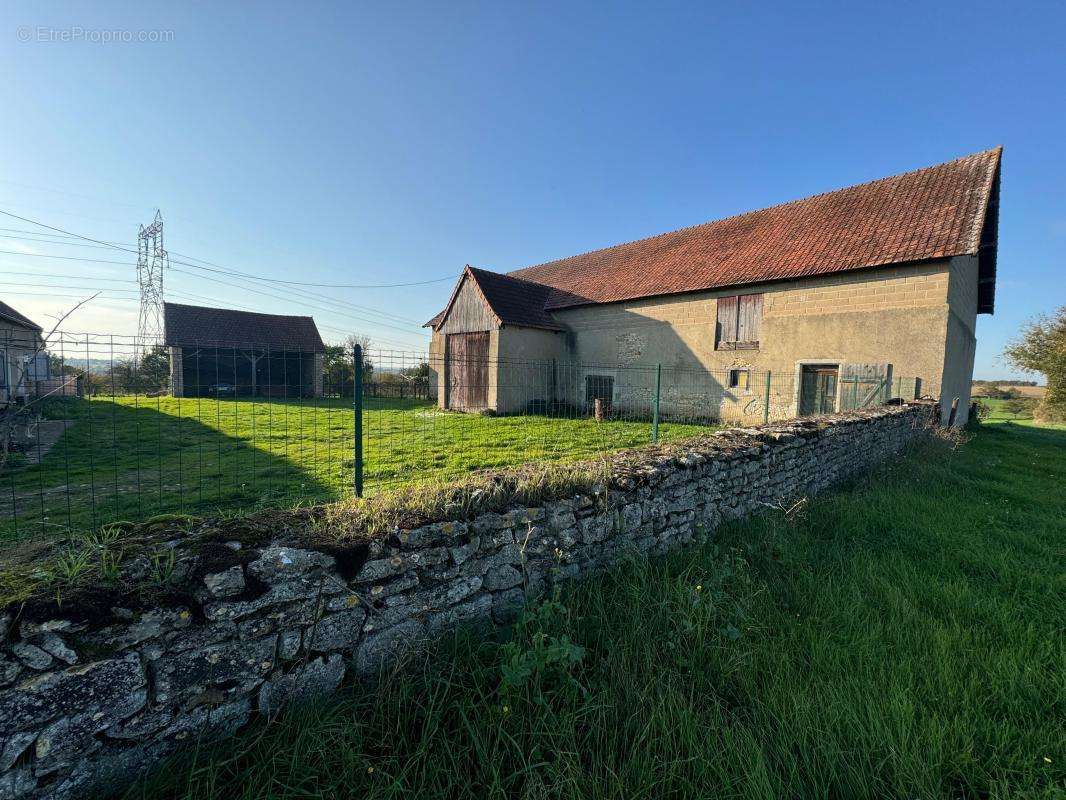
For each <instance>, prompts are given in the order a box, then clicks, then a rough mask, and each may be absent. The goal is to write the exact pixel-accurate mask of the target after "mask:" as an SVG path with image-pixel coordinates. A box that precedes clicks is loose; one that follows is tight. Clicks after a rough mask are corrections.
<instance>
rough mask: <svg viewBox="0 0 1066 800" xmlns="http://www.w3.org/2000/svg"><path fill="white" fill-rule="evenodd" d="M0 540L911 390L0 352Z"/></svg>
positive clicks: (334, 359)
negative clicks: (1, 444) (0, 448)
mask: <svg viewBox="0 0 1066 800" xmlns="http://www.w3.org/2000/svg"><path fill="white" fill-rule="evenodd" d="M0 351H2V356H0V361H2V369H0V441H2V443H3V449H2V453H0V457H2V461H0V539H15V538H23V537H26V536H34V535H41V534H48V533H65V532H67V531H70V530H80V529H86V528H93V527H98V526H100V525H103V524H106V523H113V522H116V521H122V520H129V521H143V520H147V519H151V518H153V517H156V516H158V515H161V514H191V515H203V514H215V513H223V514H224V513H230V512H237V511H247V510H252V509H255V508H262V507H277V506H288V505H292V504H295V503H314V502H321V501H330V500H340V499H344V498H347V497H351V496H353V495H357V494H364V493H366V494H369V493H374V492H378V491H381V490H383V489H387V488H390V487H396V486H401V485H407V484H411V483H419V482H437V481H445V480H448V479H452V478H456V477H460V476H462V475H466V474H468V473H470V472H471V471H473V470H479V469H487V468H496V467H504V466H508V465H515V464H521V463H525V462H530V461H557V460H574V459H581V458H589V457H594V456H596V455H598V454H602V453H604V452H607V451H611V450H616V449H620V448H625V447H632V446H637V445H641V444H646V443H648V442H651V441H663V440H670V439H674V438H678V437H681V436H685V435H689V434H693V433H698V432H705V431H707V430H713V429H714V428H716V427H721V426H728V425H740V424H756V423H761V422H766V421H774V420H781V419H787V418H790V417H793V416H796V415H797V414H800V413H826V412H829V411H834V410H843V409H847V408H858V407H863V406H868V405H876V404H879V403H884V402H888V401H890V400H891V399H892V398H895V397H913V396H915V395H916V394H917V392H918V386H919V383H918V381H916V380H915V379H891V378H889V377H888V376H881V377H874V378H863V379H860V378H853V379H849V378H847V377H844V378H840V379H839V380H835V379H834V381H830V380H829V379H828V378H826V379H825V380H823V381H822V383H818V382H817V381H814V382H812V381H811V380H809V379H808V376H807V375H806V373H803V374H802V375H800V376H796V375H784V374H782V375H777V374H773V373H771V372H768V371H757V370H751V369H747V368H736V369H729V370H723V371H711V370H704V369H699V368H695V367H690V368H675V367H666V366H659V365H644V366H621V365H606V364H590V363H578V362H569V361H562V360H517V359H512V360H507V359H496V358H494V359H488V358H484V357H478V358H474V357H466V356H464V355H462V354H449V356H448V357H447V358H445V357H444V356H442V355H441V354H434V353H425V352H397V351H384V350H372V351H367V352H363V351H362V349H361V348H348V347H327V348H326V349H325V351H324V352H300V351H294V350H288V349H285V348H284V347H277V346H269V345H263V344H256V343H244V344H234V343H232V342H230V343H219V344H217V345H214V344H208V345H205V344H204V343H203V342H200V343H198V344H197V345H196V346H189V347H164V346H163V345H162V343H160V342H144V341H138V340H136V339H134V338H133V337H122V336H112V335H94V334H71V333H57V334H54V335H52V336H50V337H48V341H47V342H45V341H43V340H42V339H41V337H40V336H39V335H37V334H35V333H32V332H8V334H7V335H6V336H5V335H3V334H0Z"/></svg>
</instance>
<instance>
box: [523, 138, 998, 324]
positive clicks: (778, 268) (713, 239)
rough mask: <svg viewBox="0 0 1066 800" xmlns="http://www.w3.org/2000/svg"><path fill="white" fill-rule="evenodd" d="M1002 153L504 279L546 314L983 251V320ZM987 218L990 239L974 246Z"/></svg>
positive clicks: (991, 277) (989, 292) (990, 287)
mask: <svg viewBox="0 0 1066 800" xmlns="http://www.w3.org/2000/svg"><path fill="white" fill-rule="evenodd" d="M1001 154H1002V148H1001V147H996V148H994V149H992V150H986V151H984V152H981V153H976V154H974V155H971V156H966V157H965V158H960V159H957V160H955V161H949V162H947V163H945V164H940V165H938V166H934V167H927V168H925V169H919V170H915V171H914V172H907V173H904V174H902V175H896V176H894V177H890V178H882V179H881V180H876V181H872V182H870V183H864V184H860V185H858V186H851V187H849V188H846V189H838V190H836V191H833V192H827V193H825V194H820V195H816V196H814V197H809V198H807V199H804V200H795V201H793V202H791V203H785V204H783V205H778V206H773V207H770V208H765V209H762V210H761V211H752V212H749V213H747V214H741V215H740V216H735V217H729V218H727V219H722V220H718V221H716V222H707V223H704V224H702V225H696V226H693V227H690V228H682V229H681V230H677V231H673V232H671V233H664V234H660V235H658V236H653V237H651V238H648V239H641V240H639V241H635V242H629V243H627V244H620V245H616V246H614V247H608V248H605V249H603V250H595V251H593V252H589V253H583V254H581V255H576V256H571V257H569V258H563V259H560V260H558V261H550V262H548V263H545V264H540V265H538V266H533V267H527V268H525V269H520V270H516V271H514V272H511V273H508V276H509V277H511V278H520V279H522V280H525V281H532V282H535V283H539V284H542V285H544V286H547V287H550V289H551V291H550V293H549V295H548V299H547V302H546V303H545V305H544V309H545V310H548V311H551V310H554V309H562V308H569V307H572V306H578V305H586V304H590V303H611V302H618V301H621V300H634V299H638V298H642V297H653V296H656V295H664V294H674V293H680V292H691V291H699V290H706V289H716V288H724V287H731V286H742V285H745V284H752V283H762V282H765V281H777V280H787V279H794V278H801V277H809V276H815V275H825V274H830V273H837V272H845V271H848V270H853V269H862V268H866V267H875V266H884V265H887V264H897V263H905V262H916V261H925V260H929V259H936V258H947V257H949V256H956V255H963V254H971V255H973V254H978V253H979V251H983V252H982V263H981V270H980V272H981V276H980V280H981V281H982V286H983V287H984V288H983V290H982V292H983V295H982V300H981V310H982V311H986V312H991V311H992V304H993V294H994V281H995V230H994V226H995V217H994V214H995V212H996V207H997V203H996V202H995V200H994V198H995V197H996V196H997V195H998V182H999V164H1000V157H1001ZM990 207H991V209H992V213H991V214H990V213H987V212H988V211H989V209H990ZM986 217H987V218H988V219H989V225H991V226H992V234H991V241H987V240H988V239H989V236H988V235H987V231H986V237H985V238H986V242H985V243H984V246H982V231H983V230H984V229H985V225H986Z"/></svg>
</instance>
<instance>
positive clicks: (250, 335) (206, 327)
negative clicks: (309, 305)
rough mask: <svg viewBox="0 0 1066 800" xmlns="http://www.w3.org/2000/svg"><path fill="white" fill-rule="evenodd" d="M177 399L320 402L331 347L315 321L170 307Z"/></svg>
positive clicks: (167, 317) (168, 337)
mask: <svg viewBox="0 0 1066 800" xmlns="http://www.w3.org/2000/svg"><path fill="white" fill-rule="evenodd" d="M163 321H164V344H165V345H166V347H167V348H168V352H169V356H170V388H171V392H172V393H173V395H174V396H175V397H226V396H244V397H255V396H258V397H320V396H321V395H322V374H323V368H324V363H325V352H326V345H325V343H324V342H323V341H322V337H321V335H320V334H319V332H318V327H317V326H316V325H315V321H314V319H312V318H311V317H299V316H288V315H283V314H260V313H258V312H253V311H237V310H235V309H231V308H209V307H207V306H190V305H184V304H181V303H166V304H164V308H163Z"/></svg>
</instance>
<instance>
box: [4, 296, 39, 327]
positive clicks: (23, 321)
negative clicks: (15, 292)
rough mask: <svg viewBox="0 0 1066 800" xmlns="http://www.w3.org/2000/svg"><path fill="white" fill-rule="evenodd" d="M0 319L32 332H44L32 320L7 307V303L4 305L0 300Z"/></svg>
mask: <svg viewBox="0 0 1066 800" xmlns="http://www.w3.org/2000/svg"><path fill="white" fill-rule="evenodd" d="M0 319H3V320H7V321H8V322H10V323H13V324H15V325H18V326H20V327H23V328H29V329H30V330H34V331H38V332H40V331H42V330H44V329H43V328H42V327H41V326H40V325H38V324H37V323H36V322H34V321H33V320H32V319H30V318H29V317H25V316H23V315H22V314H20V313H19V312H17V311H16V310H15V309H13V308H12V307H11V306H9V305H8V304H7V303H5V302H4V301H3V300H0Z"/></svg>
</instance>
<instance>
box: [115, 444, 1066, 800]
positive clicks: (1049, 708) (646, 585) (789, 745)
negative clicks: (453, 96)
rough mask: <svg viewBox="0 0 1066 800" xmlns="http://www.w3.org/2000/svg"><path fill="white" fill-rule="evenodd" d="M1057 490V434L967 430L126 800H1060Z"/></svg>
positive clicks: (585, 592)
mask: <svg viewBox="0 0 1066 800" xmlns="http://www.w3.org/2000/svg"><path fill="white" fill-rule="evenodd" d="M1064 480H1066V430H1055V429H1048V428H1037V427H1033V426H1030V425H1013V424H1010V425H1008V424H990V425H985V426H983V427H982V428H981V429H980V431H979V433H977V435H976V438H975V439H974V440H973V441H972V442H970V443H969V444H966V445H965V446H963V447H961V448H959V449H957V450H952V449H951V448H950V447H949V446H947V445H946V444H944V443H937V444H935V445H930V446H928V447H925V448H924V449H923V450H921V451H919V452H917V453H915V454H913V455H912V456H911V457H910V458H909V459H908V460H907V461H906V462H903V463H899V464H897V465H895V466H894V467H891V468H888V469H886V470H885V471H883V472H882V473H880V474H878V475H875V476H873V478H872V479H870V480H868V481H866V482H863V483H860V484H858V485H855V486H852V487H850V488H848V489H846V490H844V491H841V492H839V493H836V494H833V495H828V496H825V497H823V498H820V499H817V500H815V501H814V502H812V503H811V504H810V506H809V507H808V508H807V509H806V511H805V513H804V514H803V515H802V516H800V517H798V518H795V519H784V518H782V517H780V516H767V517H764V518H759V519H756V520H753V521H749V522H746V523H737V524H733V525H731V526H729V527H727V528H725V529H722V530H720V531H718V532H717V534H716V540H715V542H714V543H713V544H707V545H701V546H698V547H694V548H690V549H688V550H686V551H683V552H679V553H676V554H674V555H672V556H670V557H668V558H665V559H659V560H654V561H651V562H647V561H640V560H638V561H634V562H633V563H632V564H631V565H629V566H627V567H625V568H622V569H619V570H616V571H614V572H613V573H612V574H610V575H608V576H606V577H604V578H602V579H598V580H595V581H591V582H587V583H585V584H584V585H583V586H581V587H578V588H576V589H574V590H573V591H571V592H567V593H566V594H564V595H563V596H562V597H561V599H560V602H559V603H548V604H545V605H544V606H542V607H540V608H539V610H534V611H533V612H532V613H530V614H529V615H528V616H527V617H526V618H525V620H524V621H523V623H522V624H521V625H519V626H518V627H517V628H516V629H515V631H514V632H513V635H512V636H511V638H510V639H509V641H505V642H502V643H500V642H493V641H486V640H484V639H477V638H473V637H470V638H459V639H457V640H456V641H453V642H449V643H447V644H446V645H444V646H442V647H441V649H440V650H439V651H438V652H437V653H435V654H431V656H430V657H429V658H427V659H425V660H424V661H423V662H420V663H418V664H413V665H411V668H410V669H409V670H408V671H406V672H404V673H401V674H399V675H395V676H392V677H391V678H389V679H387V680H386V681H385V682H384V683H383V685H381V686H380V687H379V689H378V691H377V692H376V693H371V692H370V691H367V690H363V691H359V690H350V691H349V692H348V693H347V694H344V695H342V696H341V697H340V698H339V699H334V700H332V701H330V702H329V703H328V704H325V705H323V706H321V707H318V708H317V709H312V710H309V711H307V712H306V713H300V714H293V715H290V716H287V717H284V718H282V719H280V720H277V721H274V722H273V723H271V724H269V725H261V726H260V727H258V728H257V729H255V730H253V731H251V732H250V733H248V734H246V735H244V736H242V737H241V738H239V739H238V740H236V743H234V744H230V745H226V746H219V745H218V743H215V742H211V743H209V744H205V746H204V748H203V749H202V750H200V751H199V753H198V754H196V755H195V756H193V757H192V758H188V757H187V758H185V759H184V760H182V761H179V762H177V763H176V764H175V765H172V766H171V767H169V768H167V769H166V770H164V771H162V772H160V773H158V774H156V775H154V776H153V777H152V778H151V779H150V780H149V781H148V782H147V783H145V784H142V785H140V786H138V787H137V788H136V789H135V790H133V791H132V792H131V793H130V795H129V796H130V797H131V798H134V797H145V798H161V797H175V798H190V799H191V798H203V799H204V800H207V798H214V797H234V798H249V800H251V798H256V800H258V799H259V798H327V797H329V798H332V797H340V798H409V797H418V798H427V799H429V798H471V799H473V798H478V799H479V800H480V799H481V798H501V799H502V798H579V797H580V798H619V800H621V798H660V797H672V798H706V797H715V798H767V800H770V799H771V798H785V797H795V798H807V797H818V798H871V799H872V798H900V800H903V799H904V798H1003V799H1004V800H1006V798H1012V799H1013V798H1062V797H1063V787H1064V786H1066V761H1064V759H1066V737H1064V734H1063V730H1064V726H1063V723H1064V712H1066V706H1064V698H1066V683H1064V670H1063V666H1064V664H1066V638H1064V637H1063V635H1062V623H1063V620H1064V619H1066V572H1064V545H1066V525H1064V524H1063V520H1066V494H1064V493H1063V491H1062V487H1063V484H1064ZM563 637H566V638H565V639H564V638H563Z"/></svg>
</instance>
